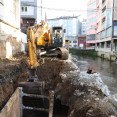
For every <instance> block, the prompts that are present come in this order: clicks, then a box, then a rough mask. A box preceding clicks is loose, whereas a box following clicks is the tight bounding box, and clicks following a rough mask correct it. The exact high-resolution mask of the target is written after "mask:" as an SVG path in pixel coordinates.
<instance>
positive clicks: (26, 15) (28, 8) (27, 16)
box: [21, 0, 38, 33]
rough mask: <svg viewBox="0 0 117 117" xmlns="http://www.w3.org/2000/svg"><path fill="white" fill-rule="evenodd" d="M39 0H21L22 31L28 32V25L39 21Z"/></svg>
mask: <svg viewBox="0 0 117 117" xmlns="http://www.w3.org/2000/svg"><path fill="white" fill-rule="evenodd" d="M37 12H38V7H37V0H21V31H22V32H24V33H26V31H27V27H28V26H33V25H34V24H35V23H37Z"/></svg>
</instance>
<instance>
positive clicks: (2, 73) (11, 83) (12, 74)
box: [0, 53, 29, 110]
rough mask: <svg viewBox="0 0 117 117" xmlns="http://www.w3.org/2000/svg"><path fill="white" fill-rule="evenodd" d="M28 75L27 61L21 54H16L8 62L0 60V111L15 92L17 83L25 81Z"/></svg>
mask: <svg viewBox="0 0 117 117" xmlns="http://www.w3.org/2000/svg"><path fill="white" fill-rule="evenodd" d="M28 74H29V73H28V61H27V57H26V55H24V54H23V53H18V54H17V55H15V56H14V58H12V59H10V60H8V59H0V110H1V109H2V108H3V106H4V105H5V104H6V102H7V101H8V99H9V98H10V96H11V95H12V94H13V92H14V91H15V89H16V87H17V86H18V82H19V81H26V80H27V77H28Z"/></svg>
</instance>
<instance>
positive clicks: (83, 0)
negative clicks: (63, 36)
mask: <svg viewBox="0 0 117 117" xmlns="http://www.w3.org/2000/svg"><path fill="white" fill-rule="evenodd" d="M38 1H40V3H41V0H38ZM40 3H39V4H38V5H39V6H41V5H40ZM42 6H43V7H44V8H43V19H44V17H45V12H46V15H47V19H52V18H57V17H61V16H79V15H80V17H81V18H86V14H87V12H86V10H87V0H42ZM46 8H51V9H46ZM53 8H54V9H53ZM58 9H60V10H58ZM68 10H70V11H68ZM71 11H73V12H71Z"/></svg>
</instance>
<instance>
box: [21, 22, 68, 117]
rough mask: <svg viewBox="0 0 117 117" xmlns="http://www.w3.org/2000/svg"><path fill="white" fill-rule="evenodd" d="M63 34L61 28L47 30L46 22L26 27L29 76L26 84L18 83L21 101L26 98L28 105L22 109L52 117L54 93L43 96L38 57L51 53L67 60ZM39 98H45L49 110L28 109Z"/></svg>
mask: <svg viewBox="0 0 117 117" xmlns="http://www.w3.org/2000/svg"><path fill="white" fill-rule="evenodd" d="M64 32H65V30H63V28H62V27H52V28H51V29H49V27H48V23H46V22H45V23H44V22H41V23H40V24H38V25H35V26H33V27H28V29H27V44H28V55H29V60H30V68H29V69H30V75H29V79H28V81H27V82H20V83H19V87H22V89H23V93H22V94H21V96H22V97H23V98H22V99H24V100H25V98H26V99H27V100H26V101H27V102H28V103H29V105H26V107H25V106H24V107H23V109H28V110H36V111H39V112H40V111H45V112H48V113H49V114H48V115H49V117H52V116H53V107H54V91H49V96H46V95H44V90H45V82H44V81H42V80H39V79H38V77H37V67H38V56H39V58H40V56H41V55H42V53H46V54H48V53H49V54H51V52H54V54H55V55H56V57H58V58H60V59H62V60H66V59H68V50H67V49H66V48H65V47H64V44H65V40H64ZM43 51H44V52H43ZM41 98H42V101H44V100H45V99H46V98H47V100H48V103H49V109H45V108H35V107H30V103H31V104H32V102H33V100H34V102H35V100H36V101H37V100H38V99H39V100H40V99H41ZM22 102H23V101H22ZM43 103H44V102H43ZM31 106H32V105H31Z"/></svg>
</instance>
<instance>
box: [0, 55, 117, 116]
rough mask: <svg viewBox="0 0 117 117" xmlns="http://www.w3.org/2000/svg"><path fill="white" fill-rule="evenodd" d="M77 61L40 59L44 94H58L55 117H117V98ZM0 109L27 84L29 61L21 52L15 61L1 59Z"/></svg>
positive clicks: (96, 74)
mask: <svg viewBox="0 0 117 117" xmlns="http://www.w3.org/2000/svg"><path fill="white" fill-rule="evenodd" d="M76 63H77V60H76V59H74V58H72V59H71V60H66V61H63V60H59V59H57V58H49V57H46V58H41V59H40V60H39V67H38V69H37V74H38V77H39V79H40V80H42V81H45V93H46V94H47V93H48V92H49V90H54V91H55V102H54V117H116V116H117V95H113V96H111V95H110V92H109V90H108V87H107V86H106V85H105V84H104V83H103V81H102V80H101V78H100V76H99V74H98V73H94V74H87V73H85V72H81V71H80V69H79V68H78V67H77V66H76ZM0 64H1V66H0V109H1V108H2V107H3V106H4V105H5V103H6V102H7V100H8V99H9V97H10V96H11V94H12V93H13V92H14V90H15V89H16V87H17V84H18V82H19V81H26V80H27V78H28V76H29V72H28V67H29V66H28V59H27V57H26V56H25V55H24V54H22V53H20V54H17V55H16V56H15V57H14V59H12V60H7V59H5V60H2V59H1V60H0Z"/></svg>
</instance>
